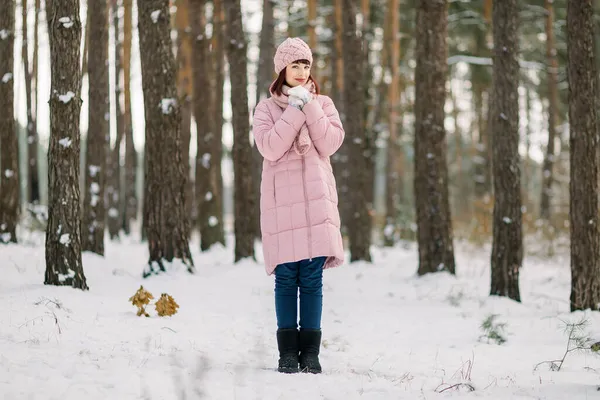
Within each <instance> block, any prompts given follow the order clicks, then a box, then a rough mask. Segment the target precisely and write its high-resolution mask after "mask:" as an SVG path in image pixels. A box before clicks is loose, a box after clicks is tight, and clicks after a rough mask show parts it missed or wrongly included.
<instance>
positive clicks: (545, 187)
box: [540, 0, 558, 221]
mask: <svg viewBox="0 0 600 400" xmlns="http://www.w3.org/2000/svg"><path fill="white" fill-rule="evenodd" d="M552 2H553V0H545V5H546V59H547V65H546V67H547V68H548V100H549V107H548V145H547V147H546V157H545V158H544V166H543V167H542V194H541V202H540V218H542V219H544V220H547V221H549V220H550V199H551V197H552V184H553V182H554V161H555V157H556V155H555V154H554V153H555V151H554V141H555V140H556V117H557V115H558V61H557V59H556V46H555V44H554V5H553V4H552Z"/></svg>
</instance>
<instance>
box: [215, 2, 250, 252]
mask: <svg viewBox="0 0 600 400" xmlns="http://www.w3.org/2000/svg"><path fill="white" fill-rule="evenodd" d="M223 5H224V8H225V16H226V24H225V25H226V29H227V39H228V40H227V46H226V49H227V58H228V60H229V79H230V81H231V93H232V94H231V108H232V114H233V116H232V125H233V138H234V139H233V151H232V158H233V173H234V176H235V177H234V191H235V193H234V204H235V205H234V208H235V211H234V218H235V222H234V231H235V261H236V262H237V261H239V260H241V259H243V258H253V259H254V258H255V256H254V239H255V237H256V226H257V222H256V218H257V215H256V212H255V211H256V209H255V201H256V198H255V193H254V185H253V183H252V172H251V171H252V148H251V147H250V134H249V133H250V121H249V113H248V92H247V88H248V77H247V58H246V48H247V44H246V37H245V35H244V29H243V26H242V8H241V4H240V0H224V1H223Z"/></svg>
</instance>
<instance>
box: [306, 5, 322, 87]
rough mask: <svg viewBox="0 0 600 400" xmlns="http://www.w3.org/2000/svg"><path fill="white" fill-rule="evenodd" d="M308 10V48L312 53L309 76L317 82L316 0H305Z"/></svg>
mask: <svg viewBox="0 0 600 400" xmlns="http://www.w3.org/2000/svg"><path fill="white" fill-rule="evenodd" d="M307 8H308V21H307V22H308V26H307V31H308V47H310V48H311V50H312V53H313V65H312V68H311V71H310V74H311V75H312V76H313V77H314V78H315V79H316V80H317V81H318V78H319V76H318V75H319V74H318V65H317V64H318V63H317V61H318V59H319V54H318V51H317V49H318V47H317V0H307Z"/></svg>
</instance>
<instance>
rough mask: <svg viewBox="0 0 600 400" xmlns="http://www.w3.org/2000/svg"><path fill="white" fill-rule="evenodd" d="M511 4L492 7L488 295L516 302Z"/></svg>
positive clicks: (517, 164)
mask: <svg viewBox="0 0 600 400" xmlns="http://www.w3.org/2000/svg"><path fill="white" fill-rule="evenodd" d="M518 13H519V9H518V6H517V0H503V1H495V2H494V5H493V11H492V14H493V34H494V66H493V79H492V98H493V99H494V101H492V109H491V112H490V115H489V118H490V127H491V132H490V133H491V135H490V136H491V142H492V171H493V179H492V180H493V183H494V217H493V241H492V256H491V266H492V268H491V275H492V276H491V288H490V295H496V296H506V297H509V298H511V299H513V300H516V301H521V296H520V293H519V270H520V268H521V264H522V262H523V232H522V221H523V215H522V212H521V160H520V156H519V92H518V88H519V62H518V60H517V56H518V51H519V48H518V47H519V46H518V28H519V23H518V17H519V14H518Z"/></svg>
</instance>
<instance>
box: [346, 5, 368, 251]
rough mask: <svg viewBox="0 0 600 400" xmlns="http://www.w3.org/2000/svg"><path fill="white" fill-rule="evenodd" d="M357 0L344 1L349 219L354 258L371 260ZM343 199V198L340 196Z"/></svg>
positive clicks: (361, 60) (361, 58) (361, 63)
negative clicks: (349, 178)
mask: <svg viewBox="0 0 600 400" xmlns="http://www.w3.org/2000/svg"><path fill="white" fill-rule="evenodd" d="M357 11H358V2H357V1H356V0H344V2H343V10H342V16H343V29H344V49H345V51H344V52H343V57H344V64H345V65H346V69H345V71H344V87H346V88H350V87H351V88H352V90H347V91H345V92H344V100H345V104H344V110H345V111H346V119H345V121H344V128H345V131H346V142H347V143H348V150H349V156H350V160H351V161H352V162H351V163H350V164H349V166H348V170H349V172H350V176H351V177H352V179H351V180H350V181H349V182H348V191H349V195H348V198H349V199H350V203H351V204H352V210H353V213H352V214H351V215H350V217H349V218H348V220H347V222H346V224H347V227H348V237H349V241H350V261H351V262H354V261H361V260H362V261H368V262H370V261H371V252H370V248H371V224H372V221H371V216H370V214H369V205H368V193H369V190H370V189H369V187H368V186H369V185H372V184H373V182H372V181H371V180H370V179H369V176H370V167H369V165H368V163H369V160H370V157H367V156H366V154H365V153H366V151H367V150H368V148H367V146H368V143H367V137H366V131H365V129H364V103H365V100H364V96H365V90H364V79H363V66H364V60H363V57H364V52H363V50H362V41H361V39H360V38H359V37H358V36H357V34H356V32H357V26H356V12H357ZM340 198H343V197H342V196H340Z"/></svg>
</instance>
